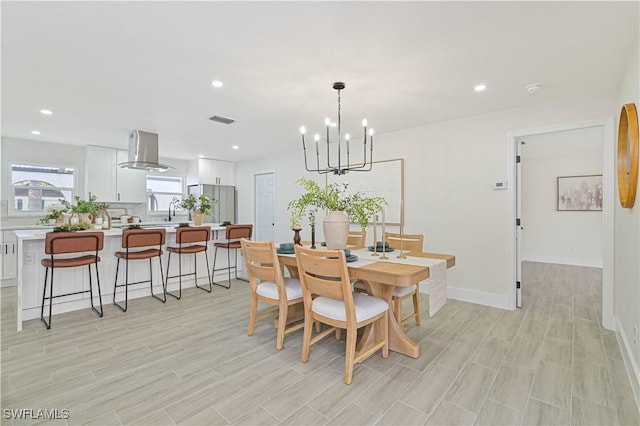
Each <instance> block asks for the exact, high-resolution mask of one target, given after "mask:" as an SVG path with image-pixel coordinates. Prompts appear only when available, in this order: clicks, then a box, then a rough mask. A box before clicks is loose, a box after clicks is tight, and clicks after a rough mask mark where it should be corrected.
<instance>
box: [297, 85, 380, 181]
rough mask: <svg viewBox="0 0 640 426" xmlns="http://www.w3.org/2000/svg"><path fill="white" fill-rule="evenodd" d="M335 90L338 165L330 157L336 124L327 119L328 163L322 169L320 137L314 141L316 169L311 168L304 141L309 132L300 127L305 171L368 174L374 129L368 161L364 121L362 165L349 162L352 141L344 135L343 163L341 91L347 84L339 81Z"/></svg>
mask: <svg viewBox="0 0 640 426" xmlns="http://www.w3.org/2000/svg"><path fill="white" fill-rule="evenodd" d="M333 88H334V89H335V90H337V91H338V124H337V126H338V144H337V147H338V152H337V154H336V155H335V160H337V164H336V163H333V164H332V163H331V155H330V145H329V128H330V127H335V126H336V124H335V123H332V122H331V120H330V119H329V118H327V119H325V121H324V124H325V125H326V127H327V140H326V143H327V161H326V163H325V164H326V165H324V166H323V167H320V147H319V143H320V135H319V134H317V133H316V135H315V136H314V140H315V143H316V167H315V169H314V168H311V169H310V168H309V165H308V163H307V146H306V144H305V141H304V135H305V133H306V132H307V129H306V128H305V127H304V126H302V127H300V133H301V134H302V149H303V154H304V167H305V169H307V171H308V172H317V173H320V174H326V173H333V174H334V175H344V174H347V173H348V172H351V171H353V172H368V171H370V170H371V168H372V164H373V129H369V156H368V160H367V119H366V118H365V119H364V120H362V127H364V137H363V140H362V146H363V150H364V151H363V152H364V155H363V161H362V163H358V164H355V165H352V164H351V163H350V162H349V140H350V136H349V134H348V133H347V134H345V135H344V141H345V148H346V161H345V162H343V158H342V152H341V150H342V131H341V130H342V128H341V122H340V91H341V90H343V89H344V88H345V84H344V83H342V82H340V81H338V82H336V83H333Z"/></svg>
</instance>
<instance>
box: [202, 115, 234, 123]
mask: <svg viewBox="0 0 640 426" xmlns="http://www.w3.org/2000/svg"><path fill="white" fill-rule="evenodd" d="M209 120H211V121H217V122H218V123H222V124H231V123H235V122H236V120H234V119H233V118H229V117H224V116H222V115H214V116H213V117H209Z"/></svg>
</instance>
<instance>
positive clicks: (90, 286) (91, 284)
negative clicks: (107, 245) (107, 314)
mask: <svg viewBox="0 0 640 426" xmlns="http://www.w3.org/2000/svg"><path fill="white" fill-rule="evenodd" d="M94 265H95V268H96V280H97V285H98V298H99V300H100V310H97V309H96V307H95V305H94V303H93V283H92V282H91V265H90V264H89V265H87V267H88V268H89V297H90V298H91V309H92V310H93V311H94V312H95V313H96V314H98V316H99V317H101V318H102V315H103V310H102V295H101V294H100V275H99V272H98V264H97V263H95V264H94Z"/></svg>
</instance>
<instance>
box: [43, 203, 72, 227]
mask: <svg viewBox="0 0 640 426" xmlns="http://www.w3.org/2000/svg"><path fill="white" fill-rule="evenodd" d="M68 211H69V208H68V207H67V206H65V205H64V204H52V205H50V206H47V215H46V216H45V217H43V218H42V219H40V223H43V224H55V223H64V214H65V213H66V212H68Z"/></svg>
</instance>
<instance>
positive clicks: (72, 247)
mask: <svg viewBox="0 0 640 426" xmlns="http://www.w3.org/2000/svg"><path fill="white" fill-rule="evenodd" d="M103 246H104V234H103V233H102V232H82V233H79V232H49V233H48V234H47V235H46V238H45V243H44V252H45V254H48V255H50V257H49V258H45V259H42V260H41V261H40V263H41V264H42V266H44V267H45V268H46V270H45V273H44V290H43V291H42V307H41V308H40V319H41V320H42V322H44V324H45V325H46V326H47V329H50V328H51V311H52V306H53V299H54V298H56V297H63V296H71V295H74V294H81V293H89V294H90V297H91V309H92V310H94V311H95V312H96V313H97V314H98V316H100V317H102V314H103V311H102V295H101V292H100V275H99V273H98V262H100V257H99V256H98V252H99V251H100V250H102V248H103ZM82 252H94V254H84V255H81V256H77V257H68V256H67V257H62V258H61V257H56V255H68V254H73V253H82ZM92 264H93V265H95V270H96V279H97V284H98V300H99V301H100V310H99V311H98V310H97V309H96V307H95V306H94V304H93V283H92V282H91V265H92ZM77 266H87V267H88V268H89V290H82V291H76V292H73V293H65V294H58V295H56V296H54V295H53V272H54V270H55V269H56V268H75V267H77ZM49 269H51V280H50V283H49V285H50V289H49V297H46V295H47V277H48V275H49ZM47 299H49V321H48V322H47V321H46V320H45V319H44V303H45V300H47Z"/></svg>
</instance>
